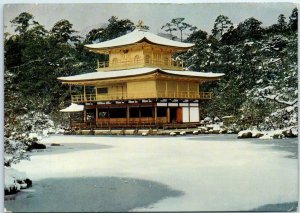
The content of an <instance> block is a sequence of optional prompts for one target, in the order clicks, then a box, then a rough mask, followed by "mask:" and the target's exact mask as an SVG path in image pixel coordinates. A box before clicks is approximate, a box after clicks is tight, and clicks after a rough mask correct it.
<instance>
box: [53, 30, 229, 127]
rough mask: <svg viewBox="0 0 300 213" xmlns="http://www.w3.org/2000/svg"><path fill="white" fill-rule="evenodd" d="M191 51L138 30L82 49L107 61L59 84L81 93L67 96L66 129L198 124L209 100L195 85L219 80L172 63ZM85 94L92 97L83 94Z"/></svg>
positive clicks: (184, 44)
mask: <svg viewBox="0 0 300 213" xmlns="http://www.w3.org/2000/svg"><path fill="white" fill-rule="evenodd" d="M193 46H194V44H192V43H183V42H178V41H173V40H169V39H166V38H163V37H160V36H157V35H155V34H152V33H150V32H148V31H146V30H143V29H136V30H134V31H133V32H131V33H128V34H126V35H124V36H121V37H118V38H115V39H112V40H109V41H105V42H101V43H97V44H90V45H85V47H86V48H88V49H89V50H90V51H92V52H95V53H98V54H107V55H108V57H109V60H108V61H103V62H98V63H97V69H96V70H97V71H96V72H92V73H86V74H81V75H75V76H68V77H59V78H58V80H60V81H61V82H62V83H63V84H69V85H70V87H71V85H77V86H82V87H83V93H82V94H74V95H71V102H72V105H71V106H70V107H68V108H66V109H63V110H61V111H64V112H70V114H71V119H70V121H71V122H70V125H71V128H81V129H84V128H91V127H92V128H135V127H153V128H162V127H165V126H167V125H169V126H173V127H176V126H180V125H181V126H182V125H185V126H188V125H195V124H197V123H199V121H200V115H201V113H200V111H201V108H200V102H201V101H207V100H209V99H211V98H212V93H211V92H202V91H200V85H201V84H203V83H204V82H208V81H216V80H219V79H220V77H221V76H223V75H224V74H222V73H206V72H205V73H204V72H196V71H187V70H185V68H184V64H183V61H179V60H173V59H172V56H173V54H175V53H178V52H183V51H187V50H188V49H190V48H192V47H193ZM87 88H89V90H90V91H93V92H92V93H87V92H86V91H87ZM91 88H92V90H91ZM78 113H79V117H78ZM75 114H76V115H77V116H75Z"/></svg>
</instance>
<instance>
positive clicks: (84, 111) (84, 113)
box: [83, 109, 87, 122]
mask: <svg viewBox="0 0 300 213" xmlns="http://www.w3.org/2000/svg"><path fill="white" fill-rule="evenodd" d="M83 121H84V122H86V121H87V114H86V109H84V110H83Z"/></svg>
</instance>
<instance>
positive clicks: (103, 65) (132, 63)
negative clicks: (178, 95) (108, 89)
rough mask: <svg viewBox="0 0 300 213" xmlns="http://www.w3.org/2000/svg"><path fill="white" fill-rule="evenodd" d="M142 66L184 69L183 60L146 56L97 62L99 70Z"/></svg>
mask: <svg viewBox="0 0 300 213" xmlns="http://www.w3.org/2000/svg"><path fill="white" fill-rule="evenodd" d="M140 67H160V68H162V69H167V70H183V62H182V61H172V60H168V61H161V60H152V59H151V58H150V59H146V58H145V57H144V58H142V59H139V60H126V61H118V62H114V63H109V61H102V62H99V61H98V62H97V71H110V70H118V69H134V68H140Z"/></svg>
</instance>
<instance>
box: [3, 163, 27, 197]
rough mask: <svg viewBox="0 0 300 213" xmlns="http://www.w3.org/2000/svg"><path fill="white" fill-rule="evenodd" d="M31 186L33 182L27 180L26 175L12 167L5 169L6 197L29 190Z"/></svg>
mask: <svg viewBox="0 0 300 213" xmlns="http://www.w3.org/2000/svg"><path fill="white" fill-rule="evenodd" d="M31 184H32V182H31V180H29V179H28V178H27V176H26V174H25V173H23V172H19V171H17V170H15V169H13V168H10V167H4V192H5V194H6V195H7V194H13V193H16V192H18V191H20V190H21V189H25V188H28V187H30V186H31Z"/></svg>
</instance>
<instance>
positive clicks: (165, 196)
mask: <svg viewBox="0 0 300 213" xmlns="http://www.w3.org/2000/svg"><path fill="white" fill-rule="evenodd" d="M44 142H45V143H46V144H48V145H49V144H50V143H59V144H61V145H63V146H58V147H51V148H50V149H48V150H47V151H45V152H38V153H33V156H32V157H31V161H22V162H21V163H20V164H17V165H16V166H15V168H16V169H18V170H19V171H23V172H26V173H27V175H28V176H29V178H31V179H32V180H33V184H34V185H33V188H30V189H29V190H27V191H26V190H25V191H24V192H21V193H19V194H17V195H16V196H10V197H6V198H5V207H6V208H7V209H8V210H12V211H78V212H82V211H131V210H134V211H239V210H258V211H264V210H268V211H286V210H290V209H291V208H293V207H295V206H297V202H296V201H297V200H298V139H297V138H295V139H283V140H268V141H261V140H256V139H247V140H242V139H236V135H199V136H184V137H181V136H177V137H133V136H115V137H112V136H101V137H100V136H51V137H49V138H46V139H45V140H44Z"/></svg>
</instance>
